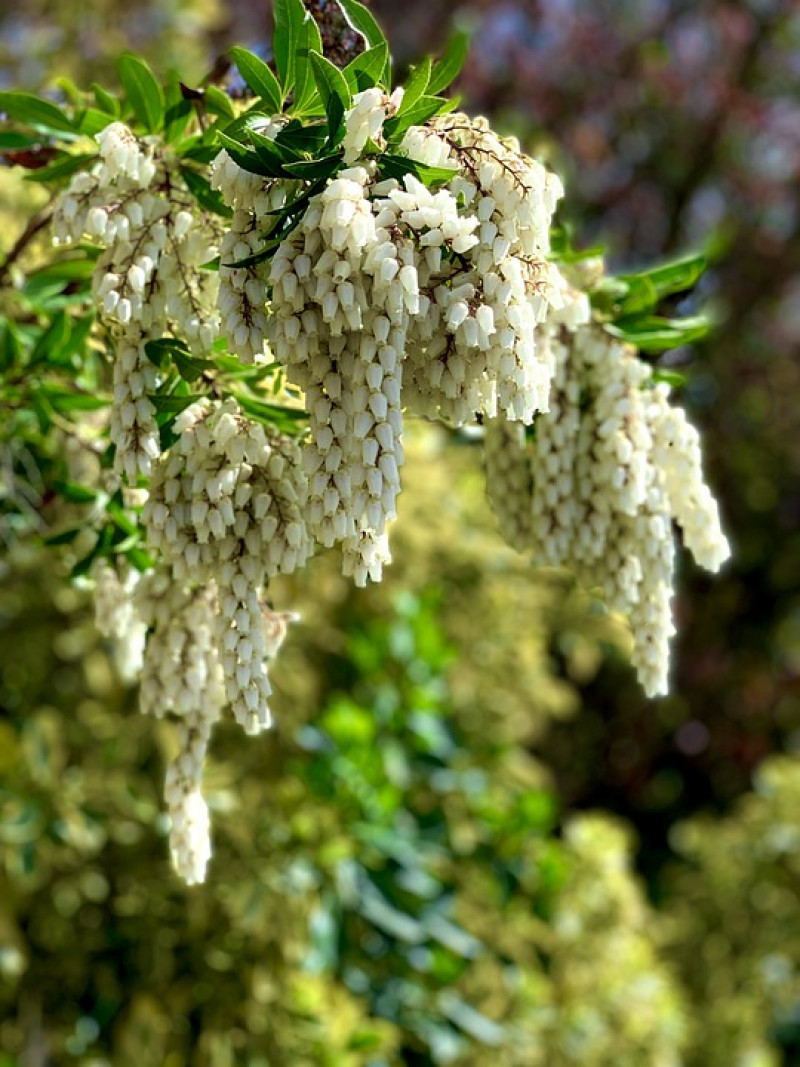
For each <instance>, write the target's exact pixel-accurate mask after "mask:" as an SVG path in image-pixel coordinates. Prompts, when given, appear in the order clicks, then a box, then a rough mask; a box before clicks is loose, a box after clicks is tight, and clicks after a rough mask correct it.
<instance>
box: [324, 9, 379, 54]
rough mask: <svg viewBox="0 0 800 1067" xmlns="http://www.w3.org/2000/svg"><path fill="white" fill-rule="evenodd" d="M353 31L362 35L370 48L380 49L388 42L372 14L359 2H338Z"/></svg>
mask: <svg viewBox="0 0 800 1067" xmlns="http://www.w3.org/2000/svg"><path fill="white" fill-rule="evenodd" d="M336 2H337V3H338V5H339V7H340V8H341V11H342V14H343V15H344V17H345V19H346V20H347V22H348V24H349V26H350V27H351V29H354V30H355V31H356V33H359V34H361V36H362V37H363V38H364V40H365V41H366V42H367V44H368V45H369V47H370V48H379V47H380V46H381V45H382V44H385V45H387V47H388V43H389V42H388V41H387V40H386V37H385V36H384V34H383V30H382V29H381V28H380V26H379V25H378V23H377V22H376V21H375V17H374V16H373V15H372V13H371V12H370V11H369V10H368V9H367V8H366V7H364V5H363V4H359V3H358V2H357V0H336Z"/></svg>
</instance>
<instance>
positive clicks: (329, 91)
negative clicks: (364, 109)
mask: <svg viewBox="0 0 800 1067" xmlns="http://www.w3.org/2000/svg"><path fill="white" fill-rule="evenodd" d="M310 59H311V68H312V70H313V72H314V80H315V82H316V83H317V88H318V89H319V94H320V96H321V97H322V103H323V105H324V107H325V114H326V115H327V116H328V130H329V137H330V139H331V141H333V139H334V137H335V135H336V132H337V131H338V129H339V127H340V126H341V124H342V121H343V120H344V113H345V111H347V110H348V109H349V108H350V107H352V105H353V98H352V96H351V94H350V89H349V87H348V84H347V80H346V79H345V77H344V75H343V74H342V72H341V71H340V70H339V68H338V67H335V66H334V65H333V63H331V62H330V60H328V59H325V57H324V56H322V55H319V54H318V53H317V52H312V53H311V55H310Z"/></svg>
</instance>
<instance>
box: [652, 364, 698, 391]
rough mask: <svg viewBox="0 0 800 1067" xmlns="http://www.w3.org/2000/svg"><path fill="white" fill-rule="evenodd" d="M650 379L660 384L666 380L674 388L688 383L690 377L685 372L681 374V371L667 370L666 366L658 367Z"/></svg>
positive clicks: (655, 383)
mask: <svg viewBox="0 0 800 1067" xmlns="http://www.w3.org/2000/svg"><path fill="white" fill-rule="evenodd" d="M650 381H651V382H653V384H654V385H658V383H659V382H664V383H666V384H667V385H668V386H670V388H672V389H680V387H681V386H682V385H686V383H687V382H688V381H689V379H688V378H687V377H686V375H685V374H681V372H680V371H677V370H667V368H666V367H656V369H655V370H654V371H653V375H652V377H651V379H650Z"/></svg>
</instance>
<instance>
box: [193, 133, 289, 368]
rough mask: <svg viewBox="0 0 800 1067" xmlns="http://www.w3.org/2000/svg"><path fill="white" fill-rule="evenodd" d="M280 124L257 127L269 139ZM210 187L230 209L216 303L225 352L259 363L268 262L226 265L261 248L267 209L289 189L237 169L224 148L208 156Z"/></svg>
mask: <svg viewBox="0 0 800 1067" xmlns="http://www.w3.org/2000/svg"><path fill="white" fill-rule="evenodd" d="M282 125H283V123H282V122H281V121H280V120H279V119H273V120H269V121H267V122H266V123H262V124H261V125H259V126H258V127H257V130H258V132H259V133H260V134H261V136H262V137H269V138H274V136H275V134H276V133H277V132H278V131H279V130H280V129H281V126H282ZM299 184H300V183H299V182H297V183H295V185H299ZM211 186H212V188H213V189H216V190H218V191H219V193H220V194H221V195H222V198H223V200H224V201H225V203H226V204H227V205H228V207H230V208H232V209H233V217H232V219H231V221H230V224H229V228H228V230H227V231H226V233H225V235H224V236H223V238H222V242H221V244H220V269H219V298H218V306H219V311H220V315H221V319H222V330H223V333H224V335H225V337H226V338H227V341H228V347H229V348H230V350H231V352H234V353H235V354H236V355H237V356H238V357H239V358H240V359H241V361H242V362H243V363H257V362H262V361H263V360H264V359H265V358H266V339H267V308H266V293H267V285H268V280H269V264H268V263H264V262H258V263H250V264H247V265H246V266H240V267H237V266H232V265H231V264H235V263H242V262H244V261H246V260H248V259H251V258H253V257H255V256H256V255H257V253H259V252H260V251H261V250H262V248H263V245H264V241H265V239H266V235H267V234H268V232H269V231H270V230H271V229H272V228H273V226H274V225H275V220H274V215H272V214H271V213H273V212H276V211H280V209H281V208H282V207H284V206H285V204H286V201H287V196H288V194H289V193H290V192H291V191H292V190H291V189H290V188H288V187H287V185H286V184H285V183H280V182H274V181H270V180H268V179H264V178H261V177H259V175H257V174H250V173H248V172H247V171H246V170H242V168H241V167H238V166H237V165H236V164H235V163H234V162H233V160H232V159H231V157H230V156H229V155H228V153H227V152H225V151H224V150H223V151H222V152H220V153H219V155H218V156H217V157H216V159H215V160H214V164H213V166H212V169H211Z"/></svg>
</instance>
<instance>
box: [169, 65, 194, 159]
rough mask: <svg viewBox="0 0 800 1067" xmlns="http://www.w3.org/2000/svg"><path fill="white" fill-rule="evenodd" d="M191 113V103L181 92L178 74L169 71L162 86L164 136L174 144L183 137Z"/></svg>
mask: <svg viewBox="0 0 800 1067" xmlns="http://www.w3.org/2000/svg"><path fill="white" fill-rule="evenodd" d="M191 114H192V105H191V102H190V101H189V100H187V99H186V97H185V96H184V95H183V93H182V92H181V83H180V78H179V76H178V74H177V73H176V72H175V71H170V73H169V75H168V77H167V84H166V86H165V88H164V137H165V139H166V142H167V144H175V142H176V141H179V140H180V139H181V137H183V135H184V132H185V130H186V127H187V125H188V123H189V119H190V117H191Z"/></svg>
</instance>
